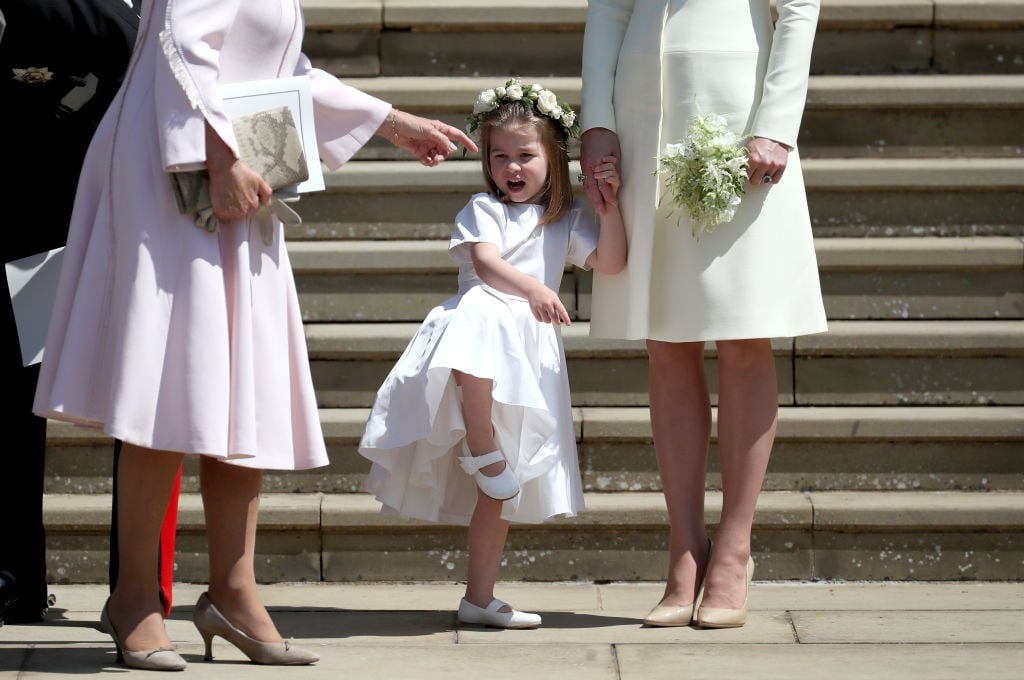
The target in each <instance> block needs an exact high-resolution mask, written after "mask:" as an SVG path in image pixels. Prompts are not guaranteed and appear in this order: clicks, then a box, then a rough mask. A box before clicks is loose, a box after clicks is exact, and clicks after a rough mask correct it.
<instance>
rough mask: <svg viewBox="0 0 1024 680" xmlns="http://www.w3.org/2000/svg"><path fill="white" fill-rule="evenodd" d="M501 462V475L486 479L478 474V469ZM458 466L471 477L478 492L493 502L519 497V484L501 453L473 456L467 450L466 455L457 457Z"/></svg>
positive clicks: (492, 452)
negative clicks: (502, 464) (502, 465)
mask: <svg viewBox="0 0 1024 680" xmlns="http://www.w3.org/2000/svg"><path fill="white" fill-rule="evenodd" d="M502 461H504V463H505V468H504V469H503V470H502V471H501V473H499V474H497V475H495V476H493V477H488V476H487V475H485V474H484V473H482V472H480V468H484V467H487V466H488V465H490V464H492V463H501V462H502ZM459 465H461V466H462V469H463V470H465V471H466V474H468V475H472V476H473V479H474V480H475V481H476V485H477V486H478V487H480V490H481V491H483V492H484V493H485V494H486V495H487V496H489V497H491V498H493V499H494V500H496V501H507V500H508V499H510V498H515V497H516V496H517V495H519V482H518V481H516V476H515V474H514V473H513V472H512V469H511V468H510V467H509V465H508V461H507V460H505V456H503V455H502V453H501V451H491V452H490V453H482V454H480V455H479V456H474V455H473V454H471V453H470V452H469V449H468V448H467V449H466V455H465V456H460V457H459Z"/></svg>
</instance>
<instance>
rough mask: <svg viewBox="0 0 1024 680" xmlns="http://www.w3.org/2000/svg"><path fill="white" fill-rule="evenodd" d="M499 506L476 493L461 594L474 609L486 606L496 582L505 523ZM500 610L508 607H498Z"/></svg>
mask: <svg viewBox="0 0 1024 680" xmlns="http://www.w3.org/2000/svg"><path fill="white" fill-rule="evenodd" d="M501 506H502V501H496V500H494V499H493V498H490V497H488V496H486V495H485V494H484V493H483V492H481V491H477V494H476V508H474V510H473V517H472V518H471V519H470V520H469V569H468V573H467V576H466V594H465V595H464V597H465V598H466V600H467V601H468V602H471V603H472V604H475V605H476V606H477V607H486V606H487V605H489V604H490V603H491V600H493V599H494V583H495V582H496V581H497V580H498V569H499V568H500V567H501V556H502V554H503V553H504V552H505V539H506V538H507V537H508V524H509V523H508V522H507V521H506V520H503V519H502V518H501ZM500 611H504V612H507V611H511V608H510V607H507V606H506V607H502V608H501V610H500Z"/></svg>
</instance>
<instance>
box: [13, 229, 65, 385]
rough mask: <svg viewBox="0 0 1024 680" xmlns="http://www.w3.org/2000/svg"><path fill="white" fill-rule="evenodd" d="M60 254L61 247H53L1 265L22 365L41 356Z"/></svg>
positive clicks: (56, 279)
mask: <svg viewBox="0 0 1024 680" xmlns="http://www.w3.org/2000/svg"><path fill="white" fill-rule="evenodd" d="M63 255H64V248H63V247H61V248H54V249H53V250H50V251H47V252H45V253H36V254H35V255H29V256H28V257H23V258H21V259H20V260H13V261H12V262H8V263H6V264H5V265H4V269H6V270H7V287H8V289H9V290H10V292H11V306H12V307H13V308H14V322H15V325H17V327H18V342H19V343H20V344H21V362H22V364H23V365H25V366H31V365H32V364H38V363H39V362H40V361H42V360H43V346H44V345H45V344H46V333H47V331H48V330H49V328H50V313H51V312H52V311H53V301H54V298H55V297H56V295H57V282H58V280H59V279H60V266H61V262H62V261H63Z"/></svg>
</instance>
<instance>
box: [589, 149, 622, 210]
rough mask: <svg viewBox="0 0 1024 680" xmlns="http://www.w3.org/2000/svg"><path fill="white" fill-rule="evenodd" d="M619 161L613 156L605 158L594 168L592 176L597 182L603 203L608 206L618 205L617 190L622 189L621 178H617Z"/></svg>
mask: <svg viewBox="0 0 1024 680" xmlns="http://www.w3.org/2000/svg"><path fill="white" fill-rule="evenodd" d="M618 162H619V159H618V158H616V157H615V156H605V157H604V158H602V159H601V162H600V163H598V164H597V165H595V166H594V170H593V175H594V179H596V180H597V185H598V188H599V189H600V191H601V195H602V196H604V202H605V203H607V204H608V205H615V206H617V205H618V204H619V196H618V194H619V189H620V188H621V187H622V178H621V177H620V176H619V167H618Z"/></svg>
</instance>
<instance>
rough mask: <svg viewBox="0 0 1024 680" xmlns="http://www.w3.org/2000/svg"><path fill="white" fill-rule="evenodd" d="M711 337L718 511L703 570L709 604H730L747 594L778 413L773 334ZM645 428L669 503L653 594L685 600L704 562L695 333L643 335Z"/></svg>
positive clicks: (704, 433)
mask: <svg viewBox="0 0 1024 680" xmlns="http://www.w3.org/2000/svg"><path fill="white" fill-rule="evenodd" d="M716 345H717V347H718V378H719V404H718V454H719V459H720V461H721V466H722V488H723V504H722V517H721V521H720V523H719V528H718V531H717V532H716V535H715V546H714V550H713V551H712V561H711V564H710V565H709V566H708V570H707V581H706V584H705V590H704V598H703V600H702V601H701V604H703V605H705V606H708V607H716V608H723V609H738V608H740V607H742V606H743V603H744V600H745V598H746V564H747V558H748V557H750V552H751V550H750V534H751V530H752V527H753V522H754V508H755V506H756V505H757V498H758V495H759V493H760V490H761V485H762V484H763V482H764V477H765V472H766V470H767V467H768V459H769V457H770V455H771V449H772V443H773V441H774V437H775V430H776V426H777V422H778V387H777V383H776V378H775V359H774V357H773V355H772V349H771V343H770V341H768V340H766V339H756V340H730V341H720V342H718V343H716ZM647 347H648V353H649V355H650V371H651V377H650V385H651V387H650V390H651V392H650V396H651V428H652V432H653V435H654V443H655V453H656V455H657V458H658V470H659V473H660V475H661V479H662V487H663V490H664V494H665V503H666V506H667V508H668V513H669V526H670V537H669V575H668V579H667V582H666V585H665V594H664V597H663V598H662V602H661V604H664V605H679V606H682V605H688V604H690V603H691V602H693V601H694V599H695V597H696V594H697V591H698V590H699V588H700V567H702V566H703V565H704V564H707V534H706V532H705V528H704V484H705V475H706V470H707V450H708V442H709V438H710V433H711V406H710V402H709V398H708V389H707V382H706V379H705V375H704V362H703V343H665V342H655V341H648V343H647Z"/></svg>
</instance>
